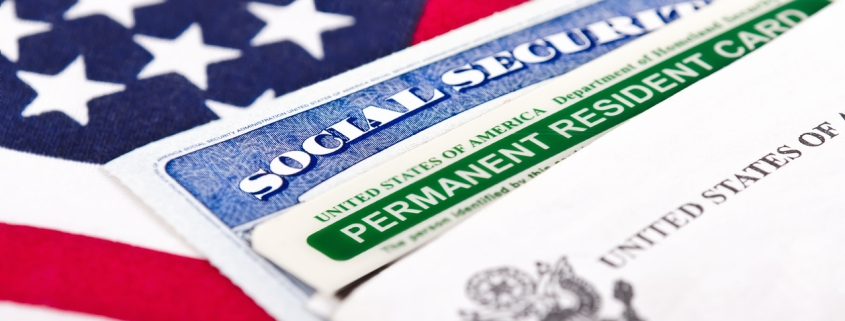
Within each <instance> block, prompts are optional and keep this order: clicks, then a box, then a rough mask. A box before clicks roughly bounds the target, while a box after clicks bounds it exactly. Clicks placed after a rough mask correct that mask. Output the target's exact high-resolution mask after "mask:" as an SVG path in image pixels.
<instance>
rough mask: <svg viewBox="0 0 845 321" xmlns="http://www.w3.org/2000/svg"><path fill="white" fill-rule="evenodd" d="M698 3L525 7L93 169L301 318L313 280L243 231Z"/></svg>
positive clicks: (660, 0)
mask: <svg viewBox="0 0 845 321" xmlns="http://www.w3.org/2000/svg"><path fill="white" fill-rule="evenodd" d="M707 5H708V2H706V1H679V0H642V1H627V0H624V1H623V0H607V1H602V2H598V1H595V0H574V1H540V2H532V3H527V4H524V5H522V6H519V7H518V8H515V9H512V10H508V11H507V12H504V13H501V14H497V15H495V16H493V17H490V18H488V19H484V20H483V21H480V22H478V23H475V24H472V25H470V26H467V27H465V28H461V29H460V30H457V31H455V32H452V33H450V34H448V35H445V36H443V37H439V38H437V39H434V40H432V41H428V42H425V43H423V44H421V45H419V46H415V47H413V48H410V49H408V50H405V51H402V52H400V53H397V54H394V55H391V56H389V57H387V58H384V59H381V60H379V61H376V62H373V63H371V64H369V65H367V66H364V67H361V68H358V69H355V70H353V71H350V72H347V73H345V74H343V75H340V76H337V77H335V78H332V79H330V80H327V81H325V82H322V83H319V84H317V85H315V86H312V87H309V88H307V89H303V90H300V91H298V92H296V93H292V94H290V95H287V96H284V97H280V98H277V99H275V100H273V101H272V102H271V103H268V104H270V105H274V106H276V107H275V108H266V109H264V110H261V111H256V112H254V113H251V114H249V115H247V116H244V117H243V118H240V119H235V120H224V121H220V122H216V123H212V124H208V125H206V126H202V127H199V128H196V129H193V130H190V131H187V132H185V133H182V134H179V135H175V136H173V137H170V138H167V139H164V140H162V141H159V142H156V143H153V144H150V145H148V146H145V147H142V148H140V149H138V150H135V151H133V152H131V153H128V154H127V155H124V156H122V157H120V158H118V159H116V160H114V161H112V162H110V163H109V164H107V165H106V170H108V171H109V172H110V173H112V174H114V175H115V176H116V177H118V178H119V179H120V181H121V182H123V183H124V184H125V185H127V186H128V187H129V188H130V189H131V190H132V191H133V192H134V193H135V194H136V195H138V196H139V197H140V198H141V199H143V200H144V202H146V203H147V204H148V205H150V206H151V207H152V208H153V209H154V210H155V211H156V212H157V213H159V214H160V215H161V216H162V217H163V218H164V220H165V221H167V222H168V223H169V224H170V225H172V226H174V228H175V229H176V230H177V232H179V233H180V234H181V235H183V236H184V237H185V238H186V239H187V240H188V241H189V242H190V243H191V244H192V245H193V246H194V247H195V248H197V249H198V250H199V251H200V252H202V253H203V254H204V255H205V256H207V257H208V258H209V259H210V261H211V263H212V264H214V265H215V266H217V267H218V268H220V269H221V271H222V272H223V273H224V274H225V275H227V276H228V277H230V278H231V279H232V280H233V281H234V283H235V284H237V285H239V286H240V287H241V288H243V289H244V291H245V292H246V293H247V294H248V295H250V296H251V297H252V298H254V299H255V300H256V302H257V303H258V304H259V305H261V306H262V307H264V308H265V309H267V311H268V312H270V314H272V315H273V316H275V317H277V318H280V319H283V320H313V319H314V316H313V315H312V314H311V313H310V312H309V311H307V310H306V309H305V306H304V304H303V302H305V301H306V300H308V298H309V297H310V296H311V294H312V293H314V289H313V285H312V284H311V283H310V282H307V284H303V283H301V282H299V280H297V279H296V278H294V277H291V276H290V275H289V274H288V273H287V272H286V271H283V270H280V269H278V268H277V267H276V266H275V265H274V264H272V263H269V262H268V261H266V260H265V259H264V258H263V257H261V256H260V255H258V254H256V253H255V252H254V251H253V249H252V247H251V246H250V244H251V243H250V242H251V240H252V231H253V228H254V227H255V226H256V225H258V224H260V223H261V222H264V221H267V220H269V219H271V218H273V217H279V216H284V215H286V214H285V210H287V209H288V208H290V207H291V206H294V205H296V204H298V203H300V202H306V203H307V201H308V200H309V199H313V198H314V197H316V196H318V195H320V194H321V193H322V192H324V191H326V190H329V189H332V188H334V187H336V186H338V185H339V184H341V183H343V182H345V181H348V180H349V179H351V178H354V177H356V176H358V175H361V174H362V173H364V172H366V171H368V170H370V169H373V168H375V167H376V166H378V165H380V164H382V163H384V162H386V161H389V160H391V159H393V158H395V157H397V156H398V155H401V154H403V153H404V152H405V151H407V150H410V149H412V148H413V147H416V146H419V145H420V144H422V143H424V142H426V141H429V140H431V139H432V138H434V137H437V136H439V135H441V134H443V133H445V132H447V131H449V130H451V129H453V128H459V127H461V126H462V125H463V124H464V123H466V122H468V121H470V120H472V119H474V118H477V117H478V116H480V115H482V114H485V113H486V112H488V111H490V110H493V109H495V108H497V107H499V106H501V105H502V104H504V103H505V102H506V101H509V100H512V99H514V98H515V97H518V96H520V95H522V94H524V93H526V92H529V91H530V90H531V89H533V88H536V87H537V86H538V85H539V84H541V83H543V82H544V81H547V80H549V79H552V78H555V77H558V76H561V75H564V74H567V73H568V72H569V71H571V70H573V69H575V68H577V67H579V66H581V65H583V64H585V63H587V62H590V61H592V60H594V59H595V58H597V57H600V56H602V55H604V54H606V53H608V52H611V51H613V50H615V49H616V48H619V47H620V46H623V45H624V44H626V43H629V42H630V41H632V40H634V39H635V38H638V37H640V36H642V35H644V34H647V33H650V32H652V31H655V30H658V29H661V28H663V27H664V26H666V25H667V24H669V23H671V22H673V21H675V20H678V19H679V18H682V17H685V16H689V15H692V14H693V13H694V12H696V11H697V10H699V9H701V8H703V7H705V6H707ZM591 77H592V76H591ZM592 79H593V78H589V80H588V79H587V78H584V79H582V80H584V81H586V82H589V81H592ZM364 197H366V196H364Z"/></svg>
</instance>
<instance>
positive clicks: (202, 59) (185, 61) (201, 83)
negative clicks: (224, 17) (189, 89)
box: [133, 23, 241, 90]
mask: <svg viewBox="0 0 845 321" xmlns="http://www.w3.org/2000/svg"><path fill="white" fill-rule="evenodd" d="M133 39H134V40H135V42H137V43H138V44H140V45H141V46H142V47H144V49H146V50H147V51H149V52H150V53H151V54H152V55H153V61H151V62H150V63H149V64H147V65H146V66H144V69H142V70H141V72H140V73H138V79H144V78H149V77H153V76H158V75H164V74H168V73H171V72H175V73H179V74H181V75H182V76H185V78H187V79H188V80H189V81H190V82H192V83H193V84H194V85H196V86H197V87H199V88H200V89H202V90H206V89H208V74H207V73H206V68H208V65H210V64H213V63H217V62H221V61H225V60H230V59H235V58H238V57H240V56H241V51H240V50H237V49H231V48H224V47H218V46H209V45H206V44H205V43H203V39H202V29H201V28H200V26H199V24H197V23H194V24H192V25H191V26H190V27H188V29H187V30H185V32H183V33H182V34H181V35H179V36H178V37H176V39H173V40H170V39H162V38H155V37H150V36H144V35H135V37H134V38H133Z"/></svg>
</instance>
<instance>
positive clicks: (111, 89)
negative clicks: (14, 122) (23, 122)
mask: <svg viewBox="0 0 845 321" xmlns="http://www.w3.org/2000/svg"><path fill="white" fill-rule="evenodd" d="M17 76H18V78H20V79H21V80H23V81H24V82H25V83H26V84H27V85H29V86H30V87H32V88H33V89H35V92H37V93H38V96H36V97H35V99H34V100H33V101H32V102H30V103H29V105H27V106H26V108H24V110H23V112H21V116H24V117H30V116H37V115H40V114H43V113H46V112H51V111H59V112H63V113H65V115H67V116H68V117H70V118H71V119H73V120H74V121H76V122H77V123H79V124H80V125H82V126H85V125H87V124H88V101H90V100H91V99H94V98H97V97H101V96H105V95H109V94H113V93H116V92H119V91H123V90H124V89H125V86H124V85H121V84H113V83H108V82H101V81H92V80H88V78H87V77H86V76H85V61H84V60H83V58H82V56H79V57H76V59H75V60H74V61H73V62H71V63H70V65H68V66H67V67H66V68H65V69H64V70H62V71H60V72H59V73H58V74H56V75H44V74H38V73H34V72H28V71H18V72H17Z"/></svg>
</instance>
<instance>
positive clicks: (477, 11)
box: [413, 0, 527, 44]
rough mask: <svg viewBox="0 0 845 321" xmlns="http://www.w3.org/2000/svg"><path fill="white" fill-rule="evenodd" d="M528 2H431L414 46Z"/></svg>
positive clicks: (524, 0) (506, 0)
mask: <svg viewBox="0 0 845 321" xmlns="http://www.w3.org/2000/svg"><path fill="white" fill-rule="evenodd" d="M526 1H527V0H429V1H428V2H427V3H426V5H425V8H424V9H423V14H422V16H421V17H420V22H419V24H418V25H417V30H416V31H415V32H414V41H413V43H414V44H417V43H420V42H423V41H426V40H428V39H431V38H434V37H436V36H439V35H441V34H444V33H446V32H448V31H450V30H452V29H456V28H459V27H461V26H463V25H466V24H468V23H471V22H474V21H476V20H478V19H481V18H484V17H486V16H489V15H491V14H493V13H496V12H499V11H502V10H505V9H507V8H510V7H513V6H515V5H518V4H520V3H523V2H526Z"/></svg>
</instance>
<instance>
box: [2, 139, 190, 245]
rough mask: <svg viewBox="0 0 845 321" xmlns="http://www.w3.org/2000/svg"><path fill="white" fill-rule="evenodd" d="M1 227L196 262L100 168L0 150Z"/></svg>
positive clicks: (169, 231)
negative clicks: (129, 247)
mask: <svg viewBox="0 0 845 321" xmlns="http://www.w3.org/2000/svg"><path fill="white" fill-rule="evenodd" d="M0 160H2V166H0V179H2V183H0V199H2V209H3V210H2V211H0V222H4V223H10V224H19V225H28V226H36V227H43V228H48V229H54V230H60V231H64V232H68V233H75V234H82V235H87V236H92V237H97V238H102V239H107V240H112V241H117V242H122V243H128V244H132V245H136V246H140V247H145V248H149V249H153V250H157V251H163V252H169V253H173V254H178V255H183V256H190V257H201V256H200V254H199V253H197V252H196V251H195V250H194V249H193V248H191V247H189V246H188V245H187V243H185V242H184V241H183V240H182V239H181V238H180V237H178V236H176V234H175V232H173V231H172V230H171V229H170V228H169V226H167V225H166V224H165V223H164V222H163V221H162V220H161V219H160V218H159V217H157V216H156V215H155V213H153V211H152V210H151V209H150V208H148V207H147V206H146V205H144V204H143V203H142V202H141V201H140V200H139V199H138V198H136V197H135V196H134V195H132V194H131V192H129V190H127V189H126V188H124V187H123V186H122V185H120V183H119V182H117V181H116V180H114V179H113V178H111V177H109V176H107V174H105V172H104V171H103V170H102V169H101V166H100V165H95V164H88V163H80V162H73V161H66V160H61V159H56V158H50V157H44V156H37V155H33V154H27V153H22V152H17V151H12V150H8V149H4V148H0Z"/></svg>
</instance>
